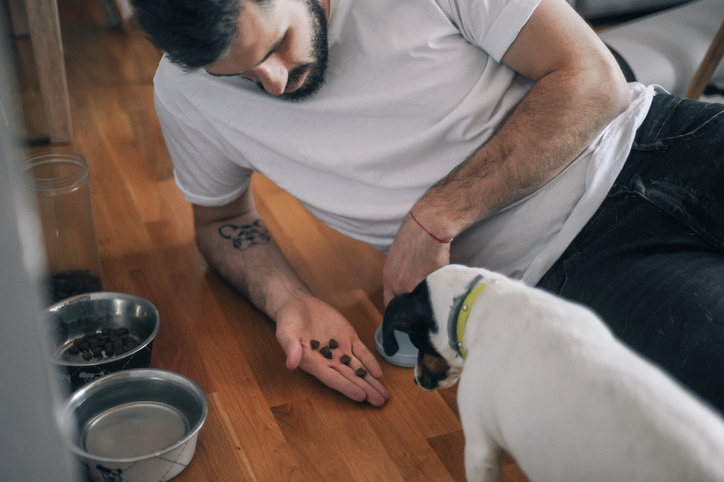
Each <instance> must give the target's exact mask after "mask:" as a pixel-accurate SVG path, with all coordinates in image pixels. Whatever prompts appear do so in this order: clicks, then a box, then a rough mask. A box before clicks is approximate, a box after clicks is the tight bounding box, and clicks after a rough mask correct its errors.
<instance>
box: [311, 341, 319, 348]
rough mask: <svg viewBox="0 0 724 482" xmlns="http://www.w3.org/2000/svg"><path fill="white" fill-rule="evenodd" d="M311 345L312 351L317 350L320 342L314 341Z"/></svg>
mask: <svg viewBox="0 0 724 482" xmlns="http://www.w3.org/2000/svg"><path fill="white" fill-rule="evenodd" d="M311 345H312V350H316V349H317V348H319V340H312V343H311Z"/></svg>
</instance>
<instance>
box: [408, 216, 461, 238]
mask: <svg viewBox="0 0 724 482" xmlns="http://www.w3.org/2000/svg"><path fill="white" fill-rule="evenodd" d="M410 216H412V219H414V220H415V222H416V223H417V225H418V226H420V227H421V228H422V230H423V231H425V232H426V233H427V234H429V235H430V236H432V239H434V240H435V241H437V242H438V243H442V244H450V241H452V239H450V240H449V241H444V240H442V239H440V238H438V237H437V236H435V235H434V234H432V233H431V232H430V231H428V230H427V229H425V226H423V225H422V224H420V221H418V220H417V218H416V217H415V215H414V214H412V210H410Z"/></svg>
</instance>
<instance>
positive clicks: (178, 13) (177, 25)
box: [133, 0, 272, 71]
mask: <svg viewBox="0 0 724 482" xmlns="http://www.w3.org/2000/svg"><path fill="white" fill-rule="evenodd" d="M242 1H246V0H133V7H134V11H135V14H136V17H137V18H138V23H139V24H140V25H141V27H142V28H143V29H144V30H145V31H146V33H147V34H148V36H149V40H151V42H152V43H153V44H154V45H155V46H156V47H158V48H160V49H161V50H163V51H164V52H166V54H167V55H168V57H169V59H170V60H171V62H173V63H175V64H178V65H180V66H181V67H183V68H184V69H185V70H189V71H193V70H196V69H199V68H201V67H203V66H205V65H209V64H212V63H214V62H216V61H217V60H219V59H220V58H221V57H223V56H224V55H225V54H226V53H227V51H228V50H229V47H230V46H231V44H232V43H233V42H234V41H235V40H236V38H237V21H238V19H239V12H240V11H241V10H242V4H241V3H242ZM250 1H253V2H255V3H257V4H259V5H265V4H268V3H271V1H272V0H250Z"/></svg>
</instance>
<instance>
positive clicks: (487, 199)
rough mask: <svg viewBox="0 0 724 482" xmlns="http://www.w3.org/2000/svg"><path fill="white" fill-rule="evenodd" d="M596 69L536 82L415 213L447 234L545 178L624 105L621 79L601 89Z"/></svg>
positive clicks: (530, 189) (452, 234)
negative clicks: (492, 132)
mask: <svg viewBox="0 0 724 482" xmlns="http://www.w3.org/2000/svg"><path fill="white" fill-rule="evenodd" d="M596 75H597V74H596V73H581V74H568V73H559V72H554V73H551V74H549V75H547V76H545V77H543V78H542V79H541V80H539V81H538V82H537V83H536V84H535V86H534V87H533V89H532V90H531V91H530V92H529V93H528V95H527V96H526V97H525V98H524V99H523V101H522V102H521V103H520V105H519V106H518V108H517V109H516V110H515V111H514V112H513V114H512V115H511V116H510V118H509V119H508V120H507V122H506V123H505V124H504V125H503V127H502V128H501V129H500V130H499V131H498V133H496V135H495V136H493V137H492V138H491V139H490V141H489V142H487V143H486V144H485V145H483V146H482V147H481V148H480V149H479V150H478V151H477V152H476V153H475V154H473V155H472V156H471V157H470V158H468V159H467V160H466V161H465V162H463V163H462V164H461V165H459V166H458V167H457V168H456V169H454V170H453V171H452V172H451V173H450V174H449V175H448V176H446V177H445V178H443V179H442V180H441V181H440V182H438V183H437V184H436V185H435V186H433V187H432V188H431V189H430V190H429V191H428V193H426V194H425V196H423V198H422V199H420V200H419V201H418V203H417V204H416V206H415V208H414V211H415V214H416V215H418V213H419V214H420V216H422V217H424V219H425V222H424V224H425V226H427V227H428V228H430V229H431V231H433V232H435V233H436V235H437V236H439V237H441V238H447V239H451V238H454V237H455V236H456V235H457V234H459V233H460V232H462V231H463V230H465V229H466V228H468V227H470V226H472V225H473V224H475V223H476V222H478V221H480V220H482V219H484V218H485V217H487V216H489V215H491V214H493V213H494V212H496V211H497V210H499V209H501V208H503V207H505V206H507V205H508V204H510V203H512V202H514V201H516V200H518V199H520V198H522V197H524V196H526V195H527V194H530V193H531V192H533V191H535V190H536V189H538V188H540V187H541V186H543V185H545V184H546V183H547V182H549V181H550V180H551V179H553V178H554V177H555V176H556V175H557V174H559V173H560V172H561V171H562V170H563V169H564V168H565V167H566V166H567V165H568V164H570V162H571V161H573V160H574V159H575V158H576V157H577V156H578V155H579V154H580V153H581V152H582V151H583V150H584V149H585V148H586V147H587V146H588V145H589V144H590V143H591V141H593V139H595V137H596V136H597V135H598V134H599V133H600V132H601V130H602V129H603V128H604V127H605V126H606V125H607V124H608V123H609V122H610V121H611V120H612V119H613V118H614V117H615V116H616V115H617V114H619V113H620V112H621V111H622V110H623V109H625V107H626V106H627V105H628V102H629V100H628V90H627V88H626V86H625V84H624V85H623V87H624V88H626V90H625V91H624V90H623V89H622V87H621V84H620V83H619V84H618V86H614V87H613V88H611V89H609V88H607V87H606V83H604V82H603V81H602V79H598V78H595V76H596ZM591 76H593V77H594V78H591ZM591 86H596V87H595V88H591Z"/></svg>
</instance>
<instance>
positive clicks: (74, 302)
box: [45, 291, 161, 390]
mask: <svg viewBox="0 0 724 482" xmlns="http://www.w3.org/2000/svg"><path fill="white" fill-rule="evenodd" d="M45 317H46V320H47V323H48V326H49V328H50V337H51V340H52V341H53V343H54V349H55V351H54V354H53V361H54V362H55V364H56V365H57V366H58V367H60V370H59V372H58V373H59V376H60V378H61V379H62V380H63V381H64V382H66V383H67V384H68V385H69V386H70V389H71V390H75V389H77V388H79V387H81V386H83V385H85V384H86V383H89V382H91V381H93V380H96V379H98V378H101V377H103V376H105V375H108V374H110V373H114V372H117V371H120V370H126V369H130V368H146V367H148V366H149V364H150V362H151V350H152V347H153V339H154V338H155V337H156V334H157V333H158V330H159V328H160V327H161V315H160V314H159V312H158V310H157V309H156V307H155V306H154V305H153V304H152V303H151V302H150V301H148V300H146V299H145V298H142V297H140V296H136V295H132V294H129V293H121V292H114V291H99V292H95V293H86V294H83V295H78V296H74V297H72V298H67V299H65V300H63V301H61V302H59V303H56V304H54V305H52V306H50V307H49V308H47V309H46V310H45ZM104 327H108V328H110V329H118V328H125V329H127V330H128V334H129V335H131V336H132V337H133V338H134V339H135V340H136V342H137V343H136V347H135V348H133V349H131V350H129V351H126V352H125V353H123V354H122V355H118V354H114V355H112V356H107V355H104V354H102V355H101V356H102V357H101V358H95V357H94V358H91V359H90V360H87V361H86V360H83V359H82V357H81V355H80V354H72V353H71V352H70V348H71V346H72V345H73V340H75V339H76V338H79V337H82V336H83V335H85V334H87V333H89V332H96V331H100V330H101V329H102V328H104Z"/></svg>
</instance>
